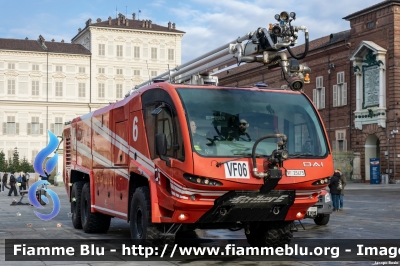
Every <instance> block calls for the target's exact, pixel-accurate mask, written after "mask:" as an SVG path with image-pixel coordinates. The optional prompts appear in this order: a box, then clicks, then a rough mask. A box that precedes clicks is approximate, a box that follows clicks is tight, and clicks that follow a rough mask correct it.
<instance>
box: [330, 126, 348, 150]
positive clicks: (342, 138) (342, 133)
mask: <svg viewBox="0 0 400 266" xmlns="http://www.w3.org/2000/svg"><path fill="white" fill-rule="evenodd" d="M335 135H336V140H334V141H332V150H334V151H347V139H346V130H336V132H335Z"/></svg>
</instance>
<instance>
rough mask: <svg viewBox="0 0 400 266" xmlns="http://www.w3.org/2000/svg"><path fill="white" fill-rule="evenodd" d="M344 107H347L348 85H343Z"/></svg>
mask: <svg viewBox="0 0 400 266" xmlns="http://www.w3.org/2000/svg"><path fill="white" fill-rule="evenodd" d="M342 105H347V83H343V91H342Z"/></svg>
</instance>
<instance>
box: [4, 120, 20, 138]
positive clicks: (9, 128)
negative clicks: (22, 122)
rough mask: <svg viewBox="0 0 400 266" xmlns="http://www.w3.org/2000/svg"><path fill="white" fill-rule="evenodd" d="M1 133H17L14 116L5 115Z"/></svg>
mask: <svg viewBox="0 0 400 266" xmlns="http://www.w3.org/2000/svg"><path fill="white" fill-rule="evenodd" d="M4 124H5V126H4V127H3V133H5V134H8V135H15V134H17V133H18V132H17V123H15V116H7V123H4Z"/></svg>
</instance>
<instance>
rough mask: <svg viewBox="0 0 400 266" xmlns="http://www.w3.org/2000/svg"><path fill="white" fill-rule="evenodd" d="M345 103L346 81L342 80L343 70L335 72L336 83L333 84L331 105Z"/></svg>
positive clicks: (342, 104)
mask: <svg viewBox="0 0 400 266" xmlns="http://www.w3.org/2000/svg"><path fill="white" fill-rule="evenodd" d="M344 105H347V83H345V82H344V71H342V72H339V73H337V84H336V85H333V106H344Z"/></svg>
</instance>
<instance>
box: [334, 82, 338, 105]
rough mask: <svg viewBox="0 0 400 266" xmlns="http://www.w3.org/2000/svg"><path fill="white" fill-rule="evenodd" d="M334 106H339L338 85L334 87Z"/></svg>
mask: <svg viewBox="0 0 400 266" xmlns="http://www.w3.org/2000/svg"><path fill="white" fill-rule="evenodd" d="M333 106H334V107H335V106H338V104H337V85H333Z"/></svg>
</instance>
